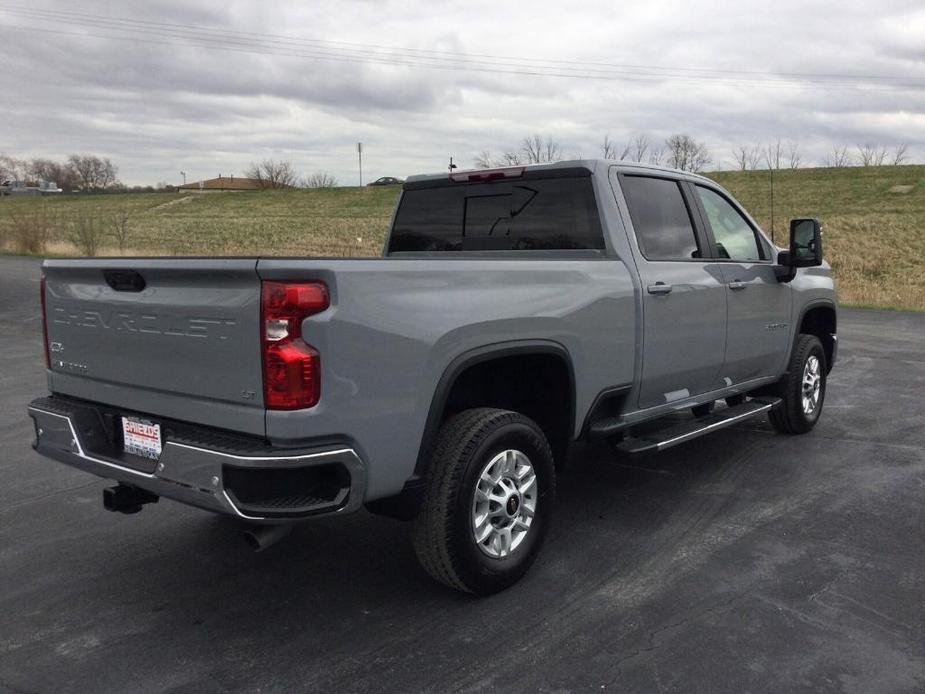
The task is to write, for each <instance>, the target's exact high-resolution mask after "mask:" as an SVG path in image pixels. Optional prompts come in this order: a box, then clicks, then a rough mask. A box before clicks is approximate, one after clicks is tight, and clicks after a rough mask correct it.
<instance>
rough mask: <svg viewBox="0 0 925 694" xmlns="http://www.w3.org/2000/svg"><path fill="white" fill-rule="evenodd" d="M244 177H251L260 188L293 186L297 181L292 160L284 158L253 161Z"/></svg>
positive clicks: (297, 176) (297, 177)
mask: <svg viewBox="0 0 925 694" xmlns="http://www.w3.org/2000/svg"><path fill="white" fill-rule="evenodd" d="M244 176H245V177H246V178H253V179H254V180H256V181H257V184H258V185H259V186H260V188H295V186H296V185H297V184H298V182H299V175H298V174H297V173H296V171H295V168H293V166H292V162H290V161H288V160H286V159H279V160H276V159H264V160H263V161H262V162H259V163H254V162H251V165H250V166H249V167H248V168H247V170H246V171H245V172H244Z"/></svg>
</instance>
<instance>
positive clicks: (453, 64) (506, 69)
mask: <svg viewBox="0 0 925 694" xmlns="http://www.w3.org/2000/svg"><path fill="white" fill-rule="evenodd" d="M0 12H5V13H7V14H11V15H13V16H17V17H25V18H28V19H33V20H40V21H41V20H45V21H49V20H51V21H55V20H60V21H66V22H67V23H68V24H71V25H77V26H84V27H88V28H91V29H97V30H100V29H102V30H107V31H116V32H120V33H117V34H116V35H113V34H97V33H89V32H79V31H64V30H60V29H49V28H47V27H43V26H38V27H36V26H22V25H9V24H7V25H5V26H7V27H10V28H18V29H24V30H27V31H38V32H42V33H52V34H59V35H70V36H86V37H91V38H100V39H108V40H121V41H133V42H141V43H151V44H159V45H180V46H184V45H185V46H194V47H199V48H205V49H208V50H223V51H233V52H243V53H253V54H260V55H278V56H285V57H294V58H303V59H313V60H328V61H338V62H352V63H371V64H380V65H394V66H404V67H413V68H424V69H432V70H450V71H470V72H484V73H494V74H514V75H525V76H536V77H555V78H573V79H583V80H608V81H632V82H648V81H665V80H671V81H701V82H702V81H707V82H714V83H719V84H729V85H741V84H749V85H753V86H773V87H809V86H813V87H829V88H851V87H854V88H858V87H865V88H866V89H876V90H878V91H879V90H882V89H883V88H886V89H896V88H908V89H915V88H921V87H922V86H925V84H919V83H915V84H903V83H891V82H890V81H891V80H897V79H902V78H897V77H891V76H884V75H879V76H878V75H833V74H823V73H815V74H814V73H787V75H788V77H787V79H781V77H780V76H776V75H774V74H771V73H760V72H757V71H744V70H741V71H740V70H719V69H703V68H668V67H662V66H618V65H616V64H606V63H580V62H578V61H555V60H538V59H530V58H517V57H503V56H486V55H480V54H466V53H453V52H450V51H428V50H424V49H405V48H396V47H392V48H386V47H382V46H377V45H375V44H368V45H367V44H357V43H348V42H332V41H323V40H320V39H306V38H296V37H284V36H281V35H275V34H258V33H256V32H240V31H233V30H219V29H213V28H208V27H197V26H193V25H183V24H170V23H166V22H153V21H146V20H135V19H128V18H115V17H104V16H101V15H90V14H83V13H76V12H68V11H60V10H54V11H49V10H35V9H32V8H23V7H20V6H8V5H4V4H2V3H0ZM121 34H129V35H128V36H125V35H121ZM137 35H141V36H146V37H150V38H147V39H142V38H138V36H137ZM333 45H343V46H358V47H360V48H333V47H328V46H333ZM428 54H430V55H428ZM438 54H439V55H438ZM439 56H448V57H439ZM488 58H491V59H492V60H488ZM501 60H505V61H513V62H507V63H503V62H493V61H501ZM572 66H574V67H572ZM596 66H601V67H596ZM604 66H606V67H604ZM671 70H677V72H669V71H671ZM685 71H686V72H685ZM695 71H696V72H695ZM698 73H700V74H698ZM782 74H783V73H782ZM746 75H750V76H746ZM906 79H909V78H906ZM912 79H913V80H915V78H912ZM870 82H875V83H876V82H886V83H885V84H870Z"/></svg>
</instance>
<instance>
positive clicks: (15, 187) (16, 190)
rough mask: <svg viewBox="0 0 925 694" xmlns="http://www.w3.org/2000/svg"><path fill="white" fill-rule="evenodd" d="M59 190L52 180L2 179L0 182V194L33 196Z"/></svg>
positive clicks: (58, 191)
mask: <svg viewBox="0 0 925 694" xmlns="http://www.w3.org/2000/svg"><path fill="white" fill-rule="evenodd" d="M60 192H61V189H60V188H59V187H58V184H57V183H55V182H54V181H37V182H30V183H27V182H25V181H3V183H0V195H17V196H18V195H22V196H25V197H34V196H39V195H57V194H58V193H60Z"/></svg>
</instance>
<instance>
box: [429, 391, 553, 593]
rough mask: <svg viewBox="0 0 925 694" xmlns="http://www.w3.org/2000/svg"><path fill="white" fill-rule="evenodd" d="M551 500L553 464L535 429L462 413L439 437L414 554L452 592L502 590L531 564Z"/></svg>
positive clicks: (505, 416)
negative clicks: (451, 589)
mask: <svg viewBox="0 0 925 694" xmlns="http://www.w3.org/2000/svg"><path fill="white" fill-rule="evenodd" d="M554 500H555V467H554V464H553V456H552V451H551V450H550V447H549V443H548V442H547V441H546V437H545V436H544V435H543V432H542V431H541V430H540V428H539V427H538V426H537V425H536V424H535V423H534V422H533V421H532V420H530V419H528V418H527V417H525V416H523V415H521V414H519V413H517V412H511V411H508V410H498V409H493V408H478V409H472V410H466V411H464V412H462V413H460V414H458V415H455V416H454V417H452V418H451V419H449V420H448V421H447V422H446V424H444V425H443V427H442V428H441V429H440V433H439V434H438V437H437V441H436V445H435V447H434V453H433V457H432V460H431V467H430V475H429V478H428V483H427V489H426V492H425V497H424V502H423V505H422V507H421V511H420V513H419V514H418V517H417V519H416V520H415V522H414V529H413V539H414V549H415V553H416V554H417V557H418V560H419V561H420V563H421V566H423V567H424V569H425V570H426V571H427V573H429V574H430V575H431V576H432V577H433V578H435V579H436V580H438V581H440V582H441V583H443V584H445V585H447V586H450V587H451V588H456V589H457V590H461V591H465V592H469V593H475V594H478V595H488V594H491V593H495V592H497V591H499V590H503V589H504V588H507V587H508V586H510V585H512V584H513V583H515V582H516V581H518V580H519V579H520V578H521V577H522V576H523V575H524V574H525V573H526V572H527V570H528V569H529V568H530V566H531V564H533V562H534V560H535V559H536V556H537V554H538V553H539V550H540V546H541V545H542V542H543V538H544V536H545V534H546V529H547V526H548V523H549V518H550V513H551V511H552V505H553V501H554Z"/></svg>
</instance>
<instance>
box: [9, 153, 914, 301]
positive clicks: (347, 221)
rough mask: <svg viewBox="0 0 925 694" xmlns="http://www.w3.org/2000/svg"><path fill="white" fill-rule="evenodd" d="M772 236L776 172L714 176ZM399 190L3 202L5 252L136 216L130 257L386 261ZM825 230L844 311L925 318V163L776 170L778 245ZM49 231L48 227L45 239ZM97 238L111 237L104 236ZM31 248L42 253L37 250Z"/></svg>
mask: <svg viewBox="0 0 925 694" xmlns="http://www.w3.org/2000/svg"><path fill="white" fill-rule="evenodd" d="M710 176H711V177H712V178H714V179H716V180H717V181H718V182H719V183H720V184H722V185H723V186H725V187H726V188H727V189H729V190H730V191H731V192H732V193H733V194H734V195H735V196H736V198H738V199H739V200H740V201H741V202H742V203H743V204H744V205H745V206H746V208H747V209H748V210H749V212H751V213H752V215H753V216H754V217H755V218H756V219H757V220H758V222H759V223H760V224H761V225H762V226H763V227H764V229H765V230H766V231H768V232H769V233H770V230H771V204H770V186H769V175H768V172H767V171H735V172H720V173H714V174H710ZM397 194H398V190H397V189H396V188H389V187H381V188H335V189H329V190H300V191H290V192H273V191H267V192H263V193H232V194H228V193H226V194H210V195H198V194H193V195H183V194H175V193H145V194H130V195H99V196H63V197H60V198H16V199H13V198H9V197H7V198H2V199H0V247H3V248H6V249H7V250H8V251H12V252H17V251H19V252H21V251H23V250H26V246H27V245H28V244H27V243H25V241H26V240H28V237H30V236H32V237H35V236H36V235H39V236H41V235H43V234H44V235H47V243H46V252H48V253H49V254H61V255H71V254H77V253H78V250H77V247H76V246H75V244H74V242H75V241H78V239H77V238H76V237H75V227H76V226H79V225H80V223H83V225H84V227H87V226H88V225H89V226H91V227H92V226H94V225H96V226H98V227H99V228H100V229H101V232H102V248H100V250H98V253H99V254H118V253H119V250H118V247H117V246H116V245H115V242H114V240H113V238H112V237H111V236H110V235H109V234H110V229H111V227H112V223H113V219H114V218H115V217H118V216H119V215H121V214H124V215H127V218H128V240H127V243H126V247H125V251H124V252H125V253H126V254H164V253H166V254H217V255H254V254H267V250H268V249H272V253H273V255H344V256H349V255H376V254H378V253H379V252H380V251H381V248H382V243H383V240H384V236H385V231H386V228H387V226H388V223H389V217H390V215H391V213H392V209H393V206H394V204H395V199H396V196H397ZM800 216H815V217H818V218H819V219H820V220H822V222H823V224H824V227H825V256H826V258H827V259H828V261H829V262H830V263H831V264H832V267H833V269H834V272H835V276H836V279H837V281H838V288H839V293H840V298H841V300H842V302H843V303H848V304H859V305H870V306H882V307H895V308H912V309H919V310H925V166H898V167H896V166H884V167H870V168H844V169H798V170H795V171H789V170H788V171H783V170H782V171H776V172H774V237H775V240H776V241H777V242H778V243H781V244H783V243H785V239H786V236H787V223H788V220H789V219H790V218H791V217H800ZM43 230H44V231H43ZM97 235H98V236H99V235H101V234H100V232H97ZM32 250H33V252H39V249H38V248H36V247H35V245H33V249H32Z"/></svg>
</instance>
